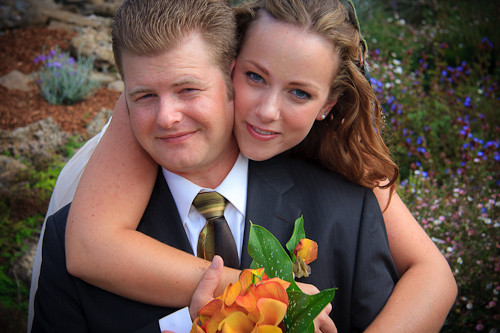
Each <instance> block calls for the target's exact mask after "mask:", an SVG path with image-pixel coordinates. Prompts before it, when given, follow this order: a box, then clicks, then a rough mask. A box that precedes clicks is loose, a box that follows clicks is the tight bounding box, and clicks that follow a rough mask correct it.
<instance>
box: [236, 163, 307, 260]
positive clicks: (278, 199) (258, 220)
mask: <svg viewBox="0 0 500 333" xmlns="http://www.w3.org/2000/svg"><path fill="white" fill-rule="evenodd" d="M279 160H280V158H279V157H275V158H273V159H271V160H268V161H265V162H254V161H250V164H249V168H248V193H247V211H246V216H245V236H244V238H243V251H242V258H241V268H248V267H249V266H250V263H251V262H252V258H251V257H250V255H249V254H248V237H249V232H250V222H252V223H253V224H257V225H260V226H262V227H264V228H266V229H267V230H269V231H270V232H271V233H272V234H273V235H274V236H275V237H276V238H277V239H278V241H280V243H281V244H282V245H283V246H284V245H285V244H286V242H287V241H288V240H289V239H290V236H291V235H292V231H293V227H294V222H295V220H296V219H297V218H299V217H300V215H301V210H300V208H298V207H296V206H294V205H291V204H290V203H288V202H287V201H286V199H285V198H284V195H285V193H286V192H287V191H289V190H290V189H291V188H293V187H294V183H293V180H292V178H291V176H290V174H289V172H288V170H287V169H286V168H283V166H284V164H283V163H279Z"/></svg>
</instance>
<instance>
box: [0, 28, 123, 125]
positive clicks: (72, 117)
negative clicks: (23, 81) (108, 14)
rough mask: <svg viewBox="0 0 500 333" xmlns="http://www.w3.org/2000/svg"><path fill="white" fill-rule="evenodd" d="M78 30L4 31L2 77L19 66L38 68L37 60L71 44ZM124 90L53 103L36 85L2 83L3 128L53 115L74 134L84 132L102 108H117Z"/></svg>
mask: <svg viewBox="0 0 500 333" xmlns="http://www.w3.org/2000/svg"><path fill="white" fill-rule="evenodd" d="M74 35H75V33H72V32H68V31H65V30H58V29H48V28H42V27H35V28H24V29H18V30H13V31H6V32H3V34H0V76H3V75H6V74H8V73H10V72H11V71H13V70H15V69H17V70H19V71H21V72H23V73H25V74H30V73H32V72H34V71H36V70H38V66H39V65H38V66H37V65H35V63H34V62H33V60H34V59H35V57H36V56H38V55H39V54H41V53H42V50H43V47H44V46H45V49H46V50H49V49H51V48H53V47H54V46H55V45H59V47H60V48H61V49H62V50H66V49H67V48H68V46H69V43H70V40H71V38H72V37H73V36H74ZM119 95H120V93H118V92H115V91H110V90H107V89H105V88H101V89H99V90H98V91H97V92H96V94H95V95H94V96H92V97H90V98H88V99H87V100H85V101H83V102H80V103H77V104H75V105H70V106H67V105H51V104H49V103H48V102H47V101H45V100H44V99H43V98H42V96H41V95H40V94H39V92H38V88H37V86H36V85H35V84H33V89H32V90H31V91H28V92H24V91H17V90H15V91H9V90H8V89H6V88H5V87H3V86H0V129H5V130H12V129H15V128H17V127H23V126H26V125H29V124H31V123H34V122H37V121H39V120H41V119H45V118H47V117H52V119H54V121H55V122H56V123H58V124H59V125H60V126H61V128H62V129H63V130H65V131H67V132H70V133H84V132H85V127H86V125H87V124H88V123H90V121H91V120H92V119H93V118H94V116H96V115H97V114H98V113H99V112H100V111H101V108H102V107H105V108H109V109H113V107H114V105H115V102H116V100H117V99H118V96H119Z"/></svg>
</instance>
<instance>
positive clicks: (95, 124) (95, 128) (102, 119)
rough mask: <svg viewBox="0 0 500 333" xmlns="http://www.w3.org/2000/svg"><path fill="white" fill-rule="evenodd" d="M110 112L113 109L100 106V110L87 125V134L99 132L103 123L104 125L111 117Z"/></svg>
mask: <svg viewBox="0 0 500 333" xmlns="http://www.w3.org/2000/svg"><path fill="white" fill-rule="evenodd" d="M112 114H113V110H110V109H105V108H102V110H101V112H99V113H98V114H97V116H95V117H94V119H92V121H91V122H90V124H89V125H88V126H87V132H88V133H89V136H90V137H93V136H94V135H96V134H97V133H99V132H100V131H101V130H102V128H103V127H104V125H106V123H107V122H108V120H109V118H111V115H112Z"/></svg>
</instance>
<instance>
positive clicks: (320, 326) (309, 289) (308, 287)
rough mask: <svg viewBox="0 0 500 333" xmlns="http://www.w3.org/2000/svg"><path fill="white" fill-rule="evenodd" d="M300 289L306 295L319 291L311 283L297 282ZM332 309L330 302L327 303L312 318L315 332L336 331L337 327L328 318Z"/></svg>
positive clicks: (334, 332) (329, 332) (333, 332)
mask: <svg viewBox="0 0 500 333" xmlns="http://www.w3.org/2000/svg"><path fill="white" fill-rule="evenodd" d="M297 285H298V286H299V288H300V290H302V292H304V293H306V294H308V295H314V294H317V293H319V290H318V288H316V287H315V286H314V285H312V284H308V283H301V282H297ZM331 311H332V304H331V303H328V305H327V306H325V308H324V309H323V311H321V313H320V314H319V315H318V316H317V317H316V318H315V319H314V332H315V333H337V327H336V326H335V323H334V322H333V320H332V318H330V316H329V315H330V312H331Z"/></svg>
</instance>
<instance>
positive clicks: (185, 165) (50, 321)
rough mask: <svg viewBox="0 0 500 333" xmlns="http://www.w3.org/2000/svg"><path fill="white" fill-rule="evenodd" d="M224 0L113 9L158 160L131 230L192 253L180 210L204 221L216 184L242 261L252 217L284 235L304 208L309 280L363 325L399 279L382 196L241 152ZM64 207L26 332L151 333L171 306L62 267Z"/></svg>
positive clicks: (123, 64) (142, 124) (149, 2)
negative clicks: (311, 255)
mask: <svg viewBox="0 0 500 333" xmlns="http://www.w3.org/2000/svg"><path fill="white" fill-rule="evenodd" d="M224 6H225V5H224V4H223V3H222V1H216V0H192V1H187V0H177V1H174V0H172V1H154V0H144V1H125V2H124V4H123V5H122V7H121V8H120V9H119V11H118V12H117V14H116V17H115V22H114V26H113V49H114V53H115V59H116V62H117V64H118V67H119V70H120V73H121V74H122V77H123V79H124V82H125V95H126V100H127V105H128V108H129V112H130V119H131V123H132V127H133V130H134V133H135V135H136V137H137V139H138V141H139V142H140V144H141V145H142V146H143V147H144V149H145V150H146V151H147V153H149V154H150V155H151V156H152V157H153V159H155V161H157V162H158V163H159V164H160V166H161V167H162V169H161V170H160V172H159V173H158V178H157V182H156V185H155V189H154V191H153V193H152V195H151V199H150V202H149V205H148V208H147V209H146V212H145V213H144V215H143V218H142V220H141V223H140V225H139V227H138V230H139V231H141V232H143V233H144V234H146V235H149V236H151V237H154V238H156V239H157V240H159V241H161V242H164V243H166V244H169V245H171V246H174V247H176V248H178V249H180V250H183V251H186V252H189V253H195V252H196V251H195V249H196V243H197V239H198V234H199V232H200V230H199V229H200V228H199V227H198V228H197V227H196V226H195V225H196V223H193V224H189V225H188V226H187V230H185V228H184V225H183V223H182V221H181V216H185V215H188V217H187V218H188V219H192V220H198V221H199V220H200V219H203V218H202V217H201V215H200V214H199V213H197V212H196V211H194V210H192V209H191V208H192V206H191V202H192V200H193V198H194V196H196V194H197V193H198V192H200V190H204V189H215V190H216V191H218V192H220V193H221V194H223V195H224V197H226V198H227V199H228V200H229V201H230V207H228V208H226V211H225V214H232V215H233V216H235V219H236V220H240V221H241V223H239V222H237V223H236V224H232V225H231V226H230V227H231V231H232V234H233V237H234V239H235V243H236V245H237V251H238V256H239V258H241V266H240V267H242V268H246V267H248V266H249V265H250V262H251V258H250V256H249V255H248V253H247V252H246V250H243V249H246V248H247V245H248V229H249V221H252V222H254V223H256V224H259V225H262V226H264V227H265V228H267V229H268V230H269V231H270V232H272V233H273V234H274V235H275V236H276V237H277V239H278V240H279V241H280V242H281V243H282V244H285V243H286V241H287V240H288V239H289V238H290V235H291V234H292V230H293V221H295V219H297V218H298V217H299V216H301V215H304V217H305V219H306V233H307V235H308V237H309V238H311V239H314V240H315V241H317V242H318V244H319V255H318V259H317V260H316V261H315V262H314V263H313V264H311V267H312V270H313V274H312V275H311V277H309V278H308V279H307V280H306V282H307V283H311V284H313V285H315V286H316V287H318V289H320V290H322V289H326V288H331V287H335V286H342V289H343V290H342V292H339V293H338V294H337V296H336V297H335V299H334V309H333V311H332V314H333V315H332V316H333V318H334V321H335V324H336V325H337V327H338V329H339V331H341V332H342V331H356V330H359V331H361V330H363V329H364V328H366V327H367V326H368V324H369V323H370V322H371V321H372V320H373V319H374V317H375V316H376V315H377V314H378V312H379V311H380V310H381V309H382V307H383V305H384V304H385V302H386V300H387V299H388V297H389V295H390V293H391V292H392V288H393V286H394V283H395V279H396V273H395V268H394V265H393V263H392V260H391V257H390V253H389V249H388V244H387V241H385V242H380V240H383V239H384V237H385V226H384V224H383V221H382V217H381V213H380V209H379V206H378V203H377V202H376V199H375V198H374V196H373V193H371V191H369V190H367V189H364V188H360V187H358V186H355V185H352V184H350V183H347V182H345V181H344V180H342V179H341V178H340V177H337V176H335V175H333V174H332V173H331V172H327V171H324V170H320V169H318V168H316V167H315V166H312V165H308V164H305V163H302V162H299V161H294V160H290V159H288V158H286V157H283V156H279V157H276V158H273V159H271V160H269V161H266V162H250V163H249V162H248V160H247V159H246V158H245V157H243V156H242V155H240V154H239V150H238V147H237V144H236V141H235V138H234V136H233V134H232V126H233V103H232V90H231V82H230V76H229V74H230V69H231V66H232V63H233V59H234V56H235V52H234V50H235V41H234V38H233V37H232V36H233V32H234V31H233V29H232V27H231V22H233V23H234V19H233V18H232V14H231V11H230V9H229V8H228V7H226V9H224V8H222V7H224ZM214 21H216V22H218V23H214ZM222 26H224V27H226V28H224V29H222V30H223V31H225V32H227V31H229V33H224V32H222V31H221V30H220V29H221V27H222ZM227 27H229V28H227ZM227 29H229V30H227ZM228 36H230V37H228ZM228 38H229V39H228ZM224 40H226V41H227V43H225V44H224V42H222V41H224ZM208 41H210V44H209V42H208ZM216 41H217V43H219V45H216V46H215V45H214V44H212V43H215V42H216ZM221 43H222V44H221ZM247 179H248V181H247ZM247 196H248V198H249V200H247ZM186 197H188V198H186ZM229 209H231V210H232V211H228V210H229ZM68 210H69V206H67V207H65V208H63V209H61V210H60V211H59V212H57V213H56V214H54V215H53V216H52V217H50V218H49V219H48V220H47V226H46V231H45V235H44V245H43V249H44V250H43V251H44V252H43V264H42V268H41V275H40V280H39V289H38V292H37V295H36V300H35V319H34V324H33V331H34V332H40V331H71V332H89V331H91V332H101V331H102V332H114V331H116V332H118V331H139V330H140V331H142V332H147V331H151V332H158V331H159V327H158V320H159V319H160V318H162V317H164V316H165V315H168V314H170V313H172V312H173V311H175V310H177V309H171V308H163V307H157V306H152V305H147V304H143V303H139V302H135V301H131V300H128V299H125V298H122V297H120V296H116V295H114V294H111V293H109V292H107V291H104V290H102V289H99V288H97V287H94V286H91V285H89V284H87V283H85V282H83V281H82V280H80V279H77V278H75V277H73V276H71V275H70V274H69V273H68V272H67V270H66V267H65V253H64V231H65V225H66V219H67V214H68ZM228 220H229V219H228ZM318 221H324V222H323V223H319V222H318ZM201 227H203V226H201ZM374 258H376V259H377V260H374ZM381 259H382V261H381ZM337 304H338V306H337Z"/></svg>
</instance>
